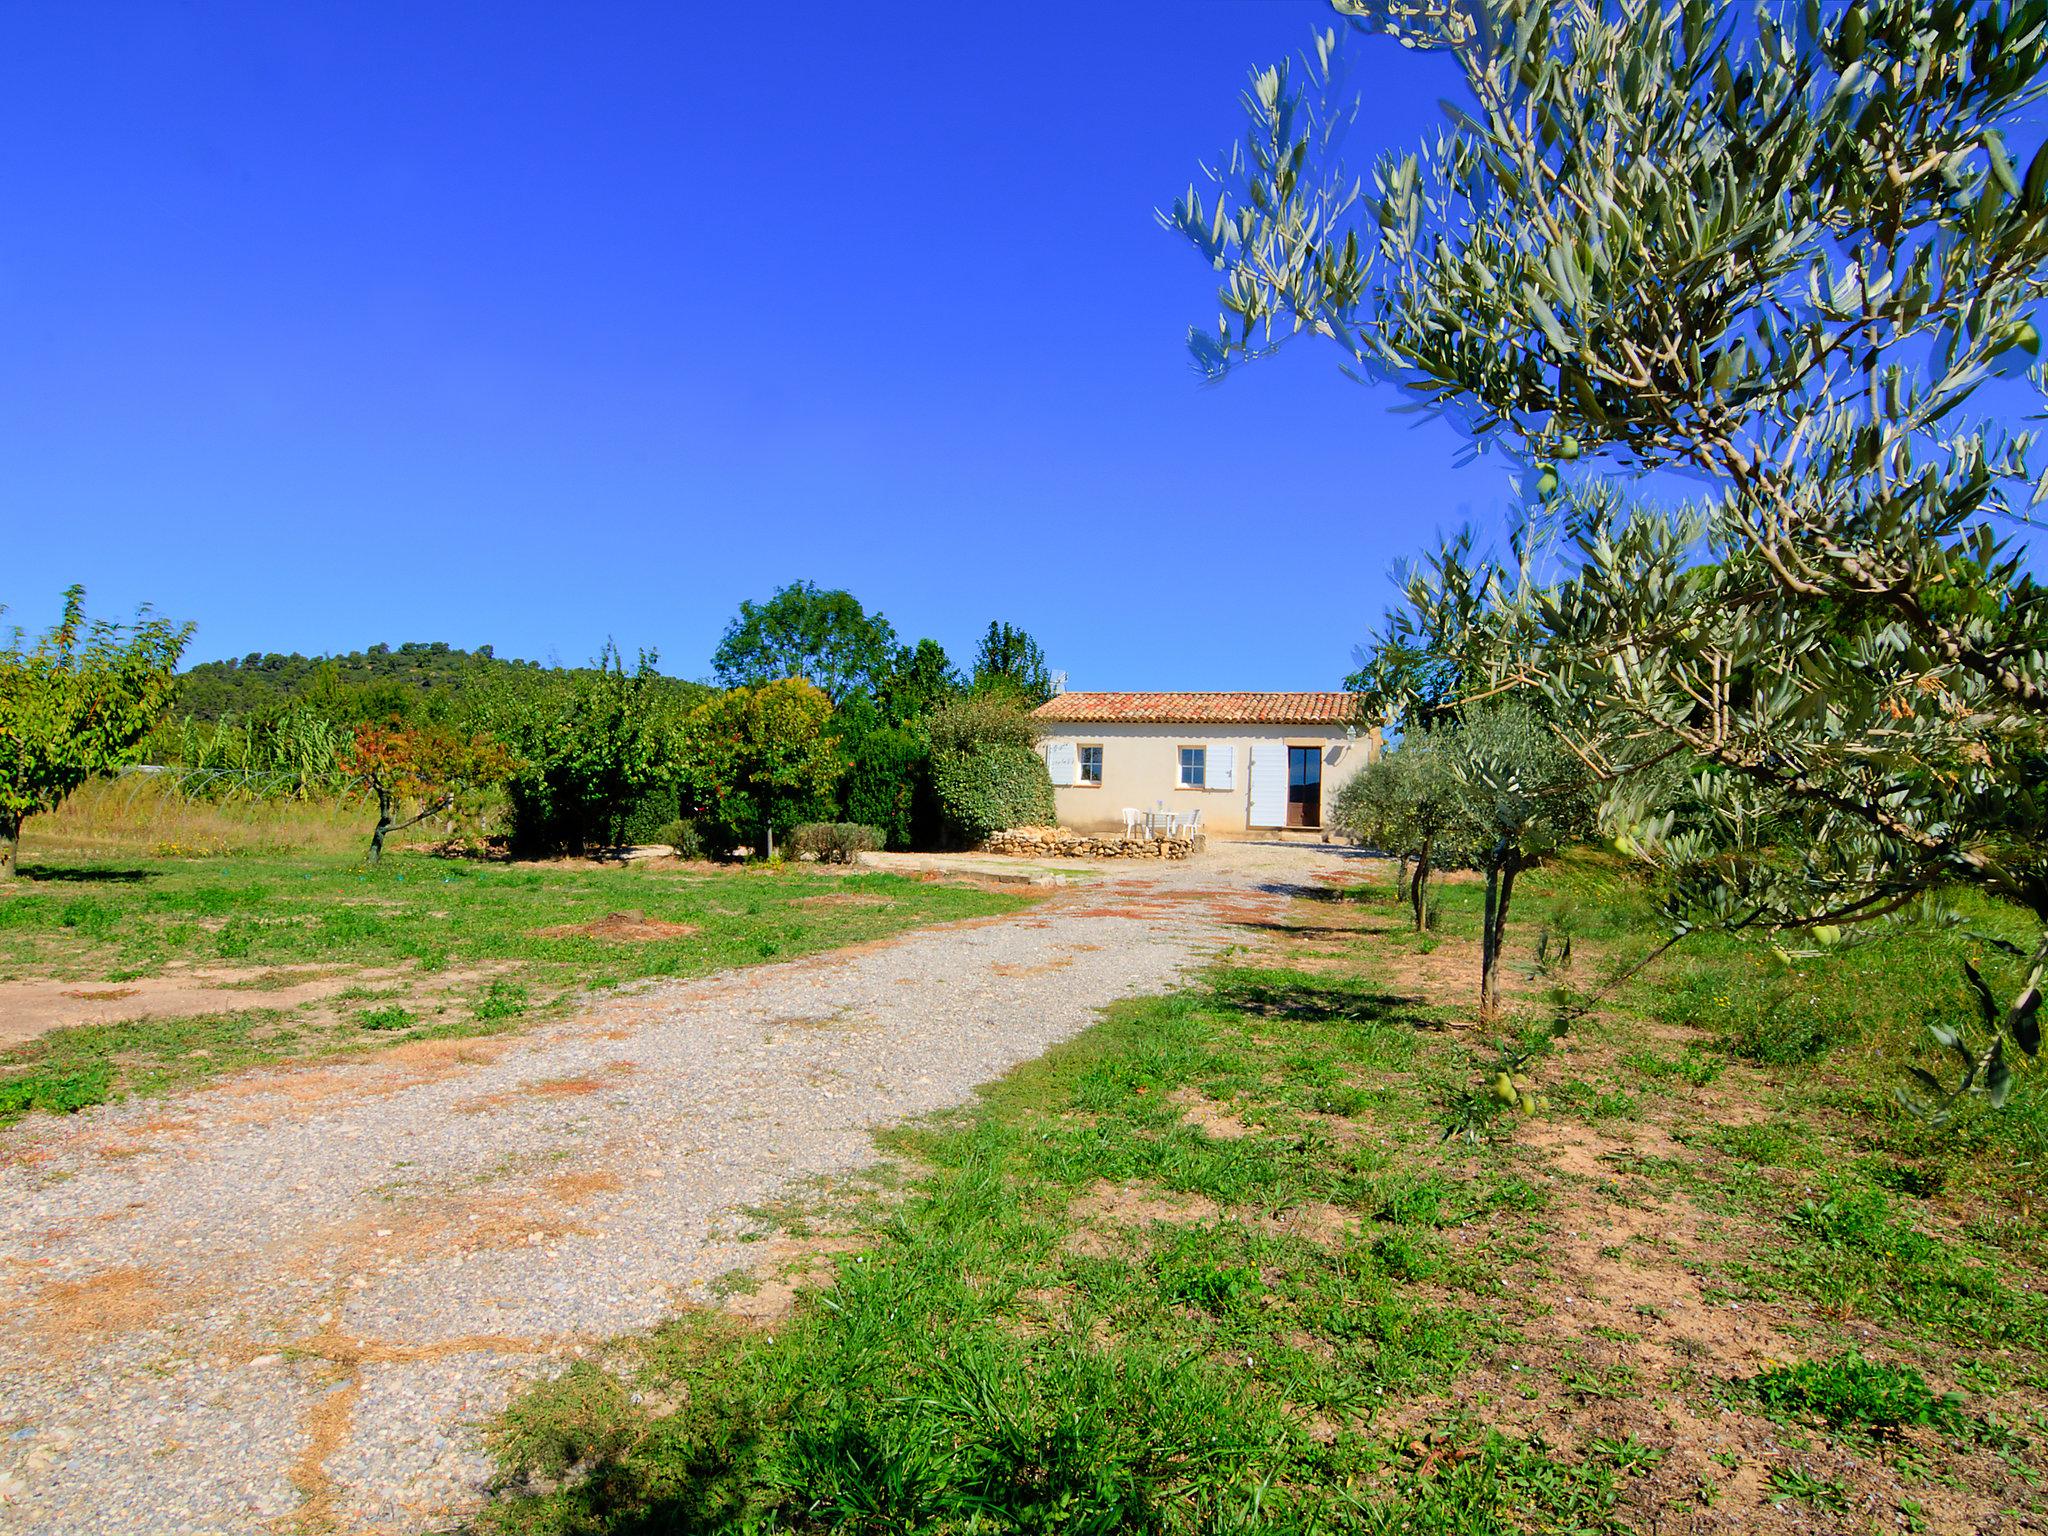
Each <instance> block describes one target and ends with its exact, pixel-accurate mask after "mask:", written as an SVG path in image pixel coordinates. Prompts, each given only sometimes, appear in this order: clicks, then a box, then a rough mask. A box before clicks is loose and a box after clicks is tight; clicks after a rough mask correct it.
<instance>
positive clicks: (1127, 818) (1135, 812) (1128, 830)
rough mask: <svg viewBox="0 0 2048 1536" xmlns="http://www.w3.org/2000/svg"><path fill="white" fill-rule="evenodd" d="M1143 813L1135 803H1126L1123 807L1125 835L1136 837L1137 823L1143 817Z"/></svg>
mask: <svg viewBox="0 0 2048 1536" xmlns="http://www.w3.org/2000/svg"><path fill="white" fill-rule="evenodd" d="M1144 815H1145V813H1144V812H1143V811H1141V810H1139V809H1138V808H1137V807H1136V806H1135V805H1127V806H1125V807H1124V836H1125V837H1136V836H1137V835H1138V823H1139V821H1140V820H1142V819H1143V818H1144Z"/></svg>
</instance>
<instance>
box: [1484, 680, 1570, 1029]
mask: <svg viewBox="0 0 2048 1536" xmlns="http://www.w3.org/2000/svg"><path fill="white" fill-rule="evenodd" d="M1448 746H1449V751H1448V754H1447V756H1448V759H1449V769H1450V775H1451V777H1452V778H1453V779H1455V780H1456V783H1457V790H1458V798H1459V800H1460V801H1461V802H1462V807H1461V811H1462V814H1461V817H1460V819H1461V820H1462V822H1463V823H1464V825H1465V826H1466V827H1467V828H1469V830H1470V835H1472V836H1473V837H1474V839H1475V842H1474V849H1473V851H1474V855H1475V862H1476V863H1477V864H1478V865H1479V867H1480V869H1481V870H1483V871H1484V872H1485V874H1486V904H1485V907H1484V910H1483V915H1482V918H1481V922H1480V933H1479V1012H1480V1016H1481V1017H1482V1018H1491V1017H1492V1016H1493V1015H1494V1014H1496V1013H1498V1012H1499V1011H1500V957H1501V954H1502V952H1503V950H1504V948H1505V945H1506V940H1507V927H1508V914H1509V912H1510V911H1511V910H1512V907H1513V903H1514V899H1515V881H1516V879H1517V878H1518V877H1519V876H1520V875H1521V874H1522V872H1523V871H1524V870H1527V869H1529V868H1531V867H1532V866H1534V865H1536V864H1538V863H1540V862H1541V861H1542V860H1543V859H1544V858H1545V857H1547V856H1548V855H1550V854H1551V853H1553V852H1555V851H1556V850H1557V849H1558V848H1560V847H1562V846H1564V845H1565V844H1567V843H1569V842H1572V841H1574V840H1576V839H1579V838H1583V837H1584V836H1586V834H1587V833H1589V832H1590V831H1592V829H1593V817H1594V786H1593V780H1592V776H1591V775H1590V774H1588V773H1587V772H1586V768H1585V765H1584V764H1583V763H1581V762H1580V761H1579V760H1578V758H1577V757H1576V756H1574V755H1573V753H1572V752H1571V751H1570V749H1569V748H1567V747H1566V746H1565V744H1564V743H1563V742H1562V741H1561V740H1560V739H1559V738H1558V736H1557V733H1556V732H1554V731H1553V730H1551V729H1550V728H1549V726H1548V725H1547V723H1546V722H1545V721H1544V720H1543V718H1542V717H1541V716H1540V715H1539V714H1538V713H1537V712H1536V711H1535V710H1534V709H1533V708H1531V706H1530V705H1529V704H1528V703H1527V702H1525V701H1524V700H1522V699H1519V698H1509V699H1500V700H1495V701H1492V702H1489V703H1486V704H1480V705H1474V706H1471V707H1469V708H1467V709H1466V711H1465V712H1464V715H1463V717H1462V718H1461V719H1460V720H1459V722H1458V725H1457V727H1456V729H1455V731H1454V733H1453V735H1452V739H1451V741H1450V742H1449V743H1448Z"/></svg>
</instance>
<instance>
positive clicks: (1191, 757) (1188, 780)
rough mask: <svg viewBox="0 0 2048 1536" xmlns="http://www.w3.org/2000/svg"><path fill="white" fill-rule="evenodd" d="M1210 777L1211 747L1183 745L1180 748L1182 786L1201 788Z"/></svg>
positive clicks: (1183, 787) (1185, 787)
mask: <svg viewBox="0 0 2048 1536" xmlns="http://www.w3.org/2000/svg"><path fill="white" fill-rule="evenodd" d="M1208 779H1209V749H1208V748H1207V747H1182V748H1181V749H1180V787H1181V788H1182V789H1201V788H1202V787H1203V786H1204V785H1205V784H1207V783H1208Z"/></svg>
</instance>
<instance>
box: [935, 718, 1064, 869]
mask: <svg viewBox="0 0 2048 1536" xmlns="http://www.w3.org/2000/svg"><path fill="white" fill-rule="evenodd" d="M927 728H928V730H929V733H930V737H931V744H932V759H931V773H932V795H933V799H934V801H935V802H936V804H937V807H938V814H939V819H940V823H941V826H942V828H943V835H944V836H945V838H946V839H947V840H948V841H951V842H955V843H961V844H968V845H972V844H975V843H979V842H981V841H983V840H984V839H986V838H987V837H989V836H990V835H991V834H993V833H996V832H1001V831H1005V830H1007V829H1008V828H1011V827H1032V826H1049V825H1051V824H1052V822H1053V821H1054V819H1055V818H1056V817H1057V815H1058V812H1057V811H1056V810H1055V809H1054V801H1053V792H1052V776H1051V775H1050V774H1049V773H1047V772H1046V767H1045V760H1044V759H1043V758H1041V757H1040V756H1039V755H1038V754H1037V753H1036V752H1035V751H1033V750H1032V745H1031V744H1032V742H1033V741H1034V740H1035V739H1036V732H1035V729H1034V727H1033V726H1032V723H1031V717H1030V715H1029V714H1028V713H1027V712H1026V711H1025V710H1024V709H1023V708H1022V706H1021V705H1019V704H1018V703H1017V702H1015V701H1014V699H1012V698H1011V697H1009V696H1007V695H1004V694H1000V693H989V694H973V695H969V696H967V697H965V698H961V699H956V700H953V701H952V702H950V703H948V704H945V705H942V706H941V707H940V708H939V709H937V710H935V711H933V713H932V716H931V719H930V721H929V722H928V725H927Z"/></svg>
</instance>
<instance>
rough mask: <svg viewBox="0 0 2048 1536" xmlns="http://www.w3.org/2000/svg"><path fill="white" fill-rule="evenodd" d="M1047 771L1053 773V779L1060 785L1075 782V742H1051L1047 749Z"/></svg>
mask: <svg viewBox="0 0 2048 1536" xmlns="http://www.w3.org/2000/svg"><path fill="white" fill-rule="evenodd" d="M1045 771H1046V772H1047V773H1049V774H1051V775H1052V781H1053V783H1055V784H1059V785H1071V784H1072V783H1073V782H1074V744H1073V743H1072V742H1071V741H1055V742H1049V743H1048V744H1047V745H1046V749H1045Z"/></svg>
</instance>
